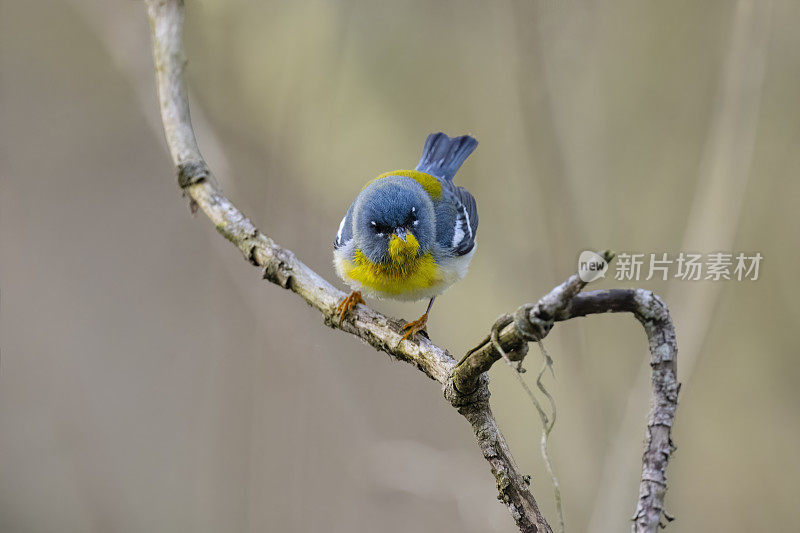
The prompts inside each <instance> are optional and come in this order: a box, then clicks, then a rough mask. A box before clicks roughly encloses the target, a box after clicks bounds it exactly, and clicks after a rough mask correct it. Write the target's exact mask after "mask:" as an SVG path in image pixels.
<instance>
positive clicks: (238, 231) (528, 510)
mask: <svg viewBox="0 0 800 533" xmlns="http://www.w3.org/2000/svg"><path fill="white" fill-rule="evenodd" d="M146 3H147V9H148V15H149V17H150V27H151V33H152V41H153V55H154V60H155V67H156V81H157V85H158V94H159V100H160V106H161V118H162V121H163V124H164V132H165V135H166V140H167V145H168V147H169V151H170V154H171V156H172V160H173V163H174V164H175V167H176V168H177V173H178V184H179V185H180V187H181V189H182V190H183V192H184V194H186V195H187V196H188V197H189V198H190V202H191V205H192V208H193V209H196V208H199V209H201V210H202V211H203V212H204V213H205V214H206V215H207V216H208V218H209V219H211V221H212V222H213V223H214V225H215V226H216V228H217V230H218V231H219V232H220V233H221V234H222V235H223V236H224V237H225V238H226V239H228V240H229V241H230V242H232V243H233V244H235V245H236V246H237V247H238V248H239V250H240V251H241V253H242V254H243V255H244V257H245V259H247V261H249V262H250V263H252V264H253V265H255V266H258V267H260V268H262V269H263V275H264V278H265V279H267V280H269V281H271V282H273V283H275V284H277V285H279V286H281V287H283V288H285V289H289V290H291V291H293V292H295V293H296V294H298V295H299V296H300V297H302V298H303V299H304V300H305V301H306V302H307V303H308V304H309V305H311V306H312V307H314V308H315V309H317V310H319V311H320V312H321V313H322V315H323V319H324V322H325V323H326V324H327V325H329V326H331V327H334V328H338V329H341V330H343V331H346V332H348V333H350V334H352V335H355V336H356V337H359V338H361V339H363V340H365V341H366V342H368V343H369V344H371V345H372V346H374V347H375V348H377V349H379V350H382V351H384V352H386V353H388V354H389V355H391V356H392V357H395V358H397V359H400V360H403V361H406V362H408V363H411V364H413V365H415V366H416V367H417V368H418V369H419V370H421V371H422V372H423V373H424V374H425V375H427V376H428V377H430V378H431V379H433V380H435V381H437V382H439V383H440V384H441V385H442V386H443V388H444V390H445V397H446V398H447V400H448V401H450V403H451V404H452V405H453V406H454V407H456V408H457V409H458V411H459V413H461V414H462V415H463V416H464V417H465V418H466V419H467V420H468V421H469V423H470V425H471V426H472V428H473V431H474V433H475V437H476V440H477V442H478V445H479V446H480V449H481V451H482V453H483V456H484V458H485V459H486V460H487V461H488V462H489V464H490V467H491V470H492V473H493V474H494V476H495V479H496V482H497V488H498V492H499V494H498V498H499V499H500V500H502V501H503V502H504V503H505V504H506V506H507V507H508V509H509V511H510V512H511V514H512V517H513V518H514V520H515V522H516V523H517V525H518V527H519V528H520V530H521V531H524V532H543V533H547V532H551V529H550V526H549V525H548V523H547V521H546V520H545V518H544V517H543V516H542V514H541V513H540V511H539V508H538V505H537V503H536V500H535V499H534V497H533V494H532V493H531V491H530V487H529V486H530V477H528V476H524V475H522V474H521V473H520V472H519V471H518V470H517V467H516V465H515V463H514V460H513V458H512V457H511V453H510V452H509V450H508V446H507V445H506V442H505V440H504V438H503V435H502V433H501V432H500V430H499V429H498V427H497V423H496V421H495V419H494V416H493V415H492V412H491V409H490V408H489V389H488V377H487V376H486V371H487V370H488V369H489V368H490V367H491V365H492V364H493V363H494V361H496V360H497V357H496V355H497V354H496V353H494V352H493V351H492V350H493V349H492V348H491V346H487V345H486V344H485V343H484V344H482V345H481V346H479V347H478V349H476V350H473V351H472V352H471V353H470V354H469V355H468V356H467V357H465V358H464V359H463V360H462V362H461V363H460V364H458V365H457V363H456V361H455V360H454V359H453V357H452V356H451V355H450V354H449V353H448V352H447V350H445V349H443V348H440V347H438V346H436V345H435V344H433V343H432V342H430V340H428V339H427V338H425V337H419V338H418V339H417V340H413V341H411V340H403V339H402V334H401V332H400V327H401V326H402V323H401V322H399V321H397V320H394V319H392V318H389V317H387V316H385V315H383V314H381V313H378V312H376V311H373V310H372V309H369V308H368V307H366V306H363V305H359V306H357V307H356V309H354V310H353V312H352V313H350V315H349V316H348V319H347V320H345V321H344V322H339V320H338V319H337V317H336V315H335V309H336V306H337V305H338V303H339V301H341V299H342V298H343V297H344V296H345V294H344V293H343V292H341V291H339V290H338V289H336V288H335V287H333V286H332V285H331V284H330V283H328V282H327V281H325V280H324V279H323V278H322V277H321V276H319V275H318V274H317V273H316V272H314V271H313V270H311V269H310V268H309V267H308V266H306V265H305V264H304V263H303V262H302V261H300V260H299V259H297V257H295V255H294V254H293V253H292V252H291V251H290V250H288V249H286V248H283V247H282V246H280V245H278V244H276V243H275V242H274V241H273V240H272V239H270V238H269V237H268V236H266V235H265V234H263V233H261V232H260V231H259V230H258V229H257V228H256V227H255V225H254V224H253V223H252V222H251V221H250V220H249V219H248V218H247V217H245V216H244V214H243V213H242V212H241V211H239V210H238V209H237V208H236V206H234V205H233V203H231V202H230V200H228V199H227V198H226V197H225V196H224V195H223V194H222V191H221V190H220V189H219V187H218V186H217V182H216V180H215V179H214V177H213V174H212V172H211V170H210V169H209V168H208V166H207V165H206V163H205V161H204V160H203V158H202V156H201V155H200V151H199V149H198V147H197V142H196V140H195V135H194V131H193V129H192V124H191V120H190V116H189V104H188V100H187V98H186V86H185V84H184V79H183V69H184V66H185V63H186V61H185V58H184V56H183V52H182V33H183V21H184V6H183V1H182V0H147V2H146ZM583 285H584V284H583V282H580V280H579V279H578V278H577V276H572V277H570V279H569V280H567V282H565V283H564V284H562V285H560V286H559V287H557V288H556V289H554V290H553V291H551V293H550V294H548V295H547V296H545V297H544V298H543V299H542V300H540V301H539V302H538V303H537V304H535V305H531V304H529V305H526V306H523V307H522V308H520V309H521V310H522V309H523V308H524V311H519V312H518V313H517V315H518V316H517V317H515V318H516V320H515V321H514V322H513V323H512V324H510V325H509V326H508V327H507V328H505V329H504V330H503V331H502V332H501V335H500V342H501V343H502V345H503V347H504V348H506V347H508V349H509V350H510V351H513V352H514V353H515V354H517V356H519V354H523V355H524V351H525V348H524V346H526V345H527V342H528V341H530V340H533V339H537V338H538V339H540V338H542V337H543V336H544V335H546V333H547V331H549V329H550V327H552V323H553V322H554V321H557V320H567V319H569V318H573V317H576V316H585V315H587V314H592V313H600V312H607V311H630V312H633V313H634V314H635V315H636V316H637V318H639V320H640V321H641V322H642V323H643V324H644V325H645V330H646V331H647V334H648V337H649V338H650V346H651V354H652V356H651V364H653V370H654V374H653V375H654V396H653V398H654V401H653V406H654V408H653V412H652V413H651V416H650V419H649V421H648V429H647V439H648V440H647V442H648V446H647V451H646V452H645V455H644V462H643V465H644V466H643V476H642V485H641V488H640V498H639V504H638V507H637V514H636V522H635V524H636V530H637V531H655V528H656V527H657V526H658V522H659V520H660V518H661V516H662V509H663V496H664V492H665V490H666V482H665V479H666V477H665V469H666V464H667V460H668V459H669V455H670V452H671V450H672V448H671V442H670V440H669V433H670V428H671V425H672V417H673V415H674V411H675V405H676V403H677V390H678V386H677V383H676V381H675V362H676V355H677V349H676V347H675V337H674V333H673V331H672V324H671V322H670V319H669V314H668V313H667V311H666V308H665V307H664V305H663V303H662V302H661V300H660V299H658V297H656V296H655V295H653V294H651V293H649V292H646V291H641V290H635V291H607V292H595V293H588V294H583V295H581V294H578V293H579V292H580V290H581V289H582V288H583ZM537 328H540V329H537ZM613 511H615V510H612V512H613Z"/></svg>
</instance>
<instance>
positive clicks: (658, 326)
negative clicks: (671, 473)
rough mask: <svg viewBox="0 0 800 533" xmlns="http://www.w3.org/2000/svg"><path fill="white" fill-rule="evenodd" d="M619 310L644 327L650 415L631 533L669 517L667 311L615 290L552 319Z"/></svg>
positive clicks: (675, 387)
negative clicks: (649, 385)
mask: <svg viewBox="0 0 800 533" xmlns="http://www.w3.org/2000/svg"><path fill="white" fill-rule="evenodd" d="M620 312H628V313H633V315H634V316H635V317H636V319H637V320H638V321H639V322H641V323H642V326H644V331H645V333H646V334H647V340H648V342H649V345H650V367H651V369H652V379H651V385H652V391H651V394H650V414H649V415H648V418H647V431H646V434H645V451H644V455H642V478H641V482H640V484H639V500H638V503H637V504H636V513H635V514H634V516H633V530H634V531H635V532H637V533H640V532H641V533H644V532H654V531H656V530H657V529H658V526H659V522H660V520H661V517H662V516H663V517H664V518H665V519H666V520H667V521H671V520H672V517H671V516H670V515H669V514H667V512H666V511H665V509H664V496H665V494H666V492H667V463H668V462H669V458H670V455H671V454H672V452H673V451H674V450H675V446H674V445H673V443H672V439H671V436H670V435H671V431H672V423H673V420H674V419H675V410H676V408H677V407H678V392H679V391H680V388H681V386H680V383H678V344H677V342H676V340H675V328H674V327H673V325H672V319H671V318H670V316H669V310H668V309H667V306H666V304H664V302H663V301H662V300H661V298H659V297H658V296H657V295H655V294H653V293H652V292H650V291H646V290H643V289H616V290H609V291H593V292H588V293H585V294H579V295H577V296H576V297H575V298H573V300H572V303H571V304H570V305H569V306H568V307H567V308H565V309H564V310H562V311H561V312H560V313H558V314H557V315H556V317H555V319H556V320H569V319H570V318H575V317H580V316H586V315H590V314H596V313H620ZM610 511H612V512H613V511H616V510H615V509H612V510H610Z"/></svg>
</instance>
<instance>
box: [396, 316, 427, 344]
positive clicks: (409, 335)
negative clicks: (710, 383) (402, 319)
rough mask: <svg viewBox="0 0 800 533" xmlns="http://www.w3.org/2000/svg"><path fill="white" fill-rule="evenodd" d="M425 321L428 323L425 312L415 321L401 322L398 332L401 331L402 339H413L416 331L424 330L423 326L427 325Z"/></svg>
mask: <svg viewBox="0 0 800 533" xmlns="http://www.w3.org/2000/svg"><path fill="white" fill-rule="evenodd" d="M427 323H428V314H427V313H425V314H424V315H422V316H421V317H419V318H418V319H416V320H415V321H413V322H409V323H407V324H403V327H402V328H401V329H400V332H401V333H403V340H404V341H405V340H409V339H413V338H414V336H415V335H416V334H417V333H419V332H421V331H425V326H426V325H427Z"/></svg>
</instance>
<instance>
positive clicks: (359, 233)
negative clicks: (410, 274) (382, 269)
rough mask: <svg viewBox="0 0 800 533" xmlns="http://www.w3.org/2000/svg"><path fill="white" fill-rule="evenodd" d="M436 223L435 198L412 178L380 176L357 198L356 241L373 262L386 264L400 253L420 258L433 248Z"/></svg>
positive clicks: (354, 222)
mask: <svg viewBox="0 0 800 533" xmlns="http://www.w3.org/2000/svg"><path fill="white" fill-rule="evenodd" d="M435 226H436V217H435V214H434V211H433V202H432V201H431V197H430V196H429V195H428V193H427V192H425V189H423V188H422V186H421V185H420V184H419V183H417V182H416V181H414V180H413V179H411V178H407V177H404V176H389V177H386V178H380V179H377V180H375V181H373V182H372V183H370V184H369V185H367V186H366V187H365V188H364V190H363V191H361V193H360V194H359V195H358V198H356V201H355V207H354V210H353V229H354V232H353V233H354V236H355V244H356V247H357V248H358V249H360V250H361V251H362V252H363V253H364V255H366V256H367V258H368V259H369V260H370V261H372V262H373V263H383V264H386V263H389V262H390V261H392V260H395V261H396V260H398V257H400V256H403V257H408V256H409V255H411V256H413V257H419V256H420V255H422V254H424V253H426V252H428V251H430V249H431V247H432V246H433V242H434V238H435V236H436V230H435ZM390 245H392V246H391V253H390ZM398 254H399V255H398Z"/></svg>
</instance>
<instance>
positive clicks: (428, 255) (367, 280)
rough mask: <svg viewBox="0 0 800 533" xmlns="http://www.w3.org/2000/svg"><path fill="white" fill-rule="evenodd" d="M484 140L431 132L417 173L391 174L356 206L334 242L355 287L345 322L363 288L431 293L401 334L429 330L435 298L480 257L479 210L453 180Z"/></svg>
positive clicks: (400, 296) (367, 189) (411, 297)
mask: <svg viewBox="0 0 800 533" xmlns="http://www.w3.org/2000/svg"><path fill="white" fill-rule="evenodd" d="M477 145H478V141H476V140H475V139H473V138H472V137H470V136H469V135H464V136H462V137H455V138H452V139H451V138H450V137H448V136H447V135H445V134H444V133H432V134H431V135H429V136H428V139H427V140H426V141H425V147H424V148H423V150H422V158H421V159H420V160H419V164H418V165H417V168H416V170H395V171H393V172H386V173H384V174H381V175H380V176H378V177H377V178H375V179H373V180H371V181H370V182H369V183H367V184H366V185H365V186H364V188H363V189H361V192H360V193H359V195H358V196H357V197H356V199H355V201H354V202H353V203H352V204H351V205H350V208H349V209H348V210H347V214H345V216H344V218H343V219H342V222H341V223H340V224H339V231H338V232H337V234H336V239H335V240H334V241H333V258H334V265H335V266H336V273H337V274H338V275H339V277H340V278H342V280H344V282H345V283H347V284H348V285H349V286H350V287H351V288H352V289H353V292H352V293H350V295H349V296H347V297H346V298H345V299H344V300H342V302H341V304H339V307H338V308H337V310H336V312H337V313H338V315H339V319H340V320H344V318H345V316H346V315H347V313H348V311H350V310H351V309H353V308H354V307H355V306H356V305H357V304H359V303H364V300H363V299H362V297H361V292H364V293H365V294H366V295H368V296H372V297H376V298H391V299H394V300H405V301H416V300H422V299H425V298H430V302H429V303H428V308H427V310H426V311H425V314H423V315H422V316H421V317H420V318H419V319H417V320H415V321H413V322H409V323H408V324H406V325H405V326H403V333H404V335H403V338H404V339H408V338H410V337H413V336H414V335H416V334H417V333H418V332H420V331H422V330H424V329H425V325H426V323H427V320H428V313H429V312H430V310H431V306H432V305H433V301H434V299H436V296H438V295H439V294H442V293H443V292H444V291H445V290H446V289H447V288H448V287H450V285H452V284H453V283H455V282H456V281H458V280H460V279H461V278H463V277H464V276H465V275H466V274H467V267H468V266H469V262H470V261H471V260H472V256H473V255H474V254H475V234H476V233H477V231H478V208H477V205H476V204H475V198H473V197H472V195H471V194H470V193H469V192H468V191H467V190H466V189H464V188H463V187H458V186H456V185H455V184H454V183H453V177H454V176H455V174H456V171H458V169H459V167H461V164H462V163H463V162H464V160H466V159H467V157H468V156H469V154H471V153H472V151H473V150H475V147H476V146H477Z"/></svg>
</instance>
